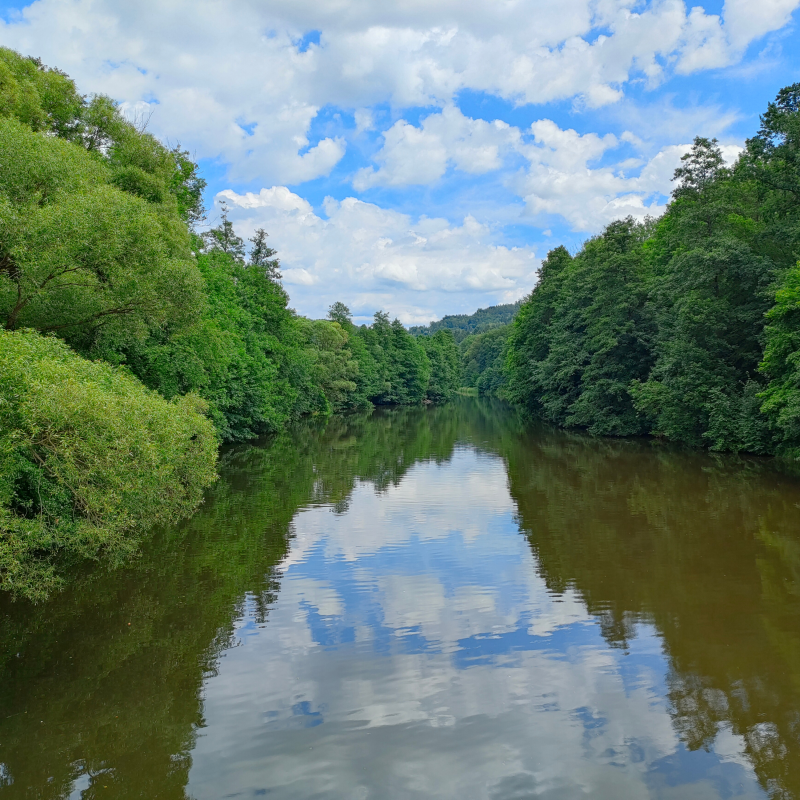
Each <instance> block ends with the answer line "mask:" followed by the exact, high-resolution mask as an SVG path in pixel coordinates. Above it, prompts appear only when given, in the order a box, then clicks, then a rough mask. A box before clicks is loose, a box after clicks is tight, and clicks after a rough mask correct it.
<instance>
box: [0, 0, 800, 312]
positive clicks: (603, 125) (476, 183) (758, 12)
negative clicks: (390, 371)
mask: <svg viewBox="0 0 800 800" xmlns="http://www.w3.org/2000/svg"><path fill="white" fill-rule="evenodd" d="M798 7H800V0H724V2H719V0H707V2H705V3H704V4H703V5H696V6H690V5H687V4H686V3H684V2H682V0H654V2H641V1H639V2H637V1H636V0H402V1H401V2H398V1H397V0H239V1H238V2H236V3H233V2H230V1H228V2H225V0H158V1H157V2H156V1H155V0H137V2H130V1H129V0H128V1H123V0H36V1H35V2H33V3H29V4H26V3H25V2H24V0H22V1H20V0H0V44H2V45H4V46H7V47H11V48H13V49H15V50H18V51H19V52H21V53H23V54H24V55H34V56H38V57H40V58H42V60H43V61H44V63H45V64H47V65H49V66H55V67H58V68H60V69H62V70H64V71H65V72H67V73H68V74H69V75H70V76H71V77H72V78H74V79H75V81H76V82H77V84H78V87H79V89H80V90H81V91H82V92H84V93H87V94H91V93H103V94H108V95H110V96H112V97H114V98H116V99H117V100H118V101H120V103H121V104H122V108H123V110H124V112H125V113H126V114H127V115H128V116H129V117H130V118H131V119H134V120H136V121H138V122H139V123H145V122H146V124H147V129H148V130H149V131H150V132H151V133H153V134H155V135H156V136H158V137H159V138H161V139H162V140H163V141H165V142H167V143H169V144H177V143H180V145H181V146H182V147H184V148H185V149H187V150H189V151H190V153H192V154H193V155H194V157H195V158H196V159H197V160H198V162H199V164H200V166H201V170H202V174H203V176H204V178H205V179H206V180H207V181H208V189H207V197H206V205H207V207H208V209H209V211H208V224H209V225H215V224H218V223H219V219H220V208H221V204H223V203H224V204H225V205H226V206H227V208H228V210H229V211H228V213H229V218H230V219H231V221H232V222H233V223H234V225H235V228H236V230H237V232H238V233H239V234H240V235H242V236H244V237H249V236H252V235H253V232H254V231H255V230H256V229H257V228H260V227H263V228H265V229H266V230H267V232H268V233H269V236H270V243H271V245H272V247H274V248H275V249H276V250H277V251H278V256H279V258H280V260H281V264H282V272H283V282H284V285H285V287H286V289H287V290H288V292H289V295H290V299H291V305H292V307H294V308H296V309H297V310H298V312H299V313H301V314H305V315H308V316H311V317H315V318H317V317H322V316H324V315H325V314H326V312H327V309H328V307H329V306H330V304H331V303H333V302H334V301H337V300H339V301H342V302H344V303H346V304H347V305H348V306H349V307H350V309H351V310H352V311H353V314H354V316H355V319H356V321H367V320H369V319H370V318H371V316H372V314H373V313H374V312H375V311H377V310H381V309H382V310H386V311H388V312H389V313H390V314H391V315H392V316H397V317H398V318H399V319H400V320H401V321H402V322H404V323H405V324H417V323H425V322H428V321H430V320H433V319H438V318H440V317H441V316H443V315H444V314H448V313H451V314H452V313H471V312H473V311H475V310H476V309H477V308H480V307H486V306H490V305H495V304H497V303H507V302H512V301H515V300H517V299H519V298H521V297H524V296H525V295H526V294H528V293H529V292H530V291H531V289H532V288H533V286H534V285H535V282H536V271H537V269H538V266H539V264H540V263H541V260H542V259H543V258H545V257H546V255H547V252H548V250H550V249H552V248H553V247H556V246H558V245H559V244H564V245H565V246H566V247H567V248H568V249H570V250H571V251H572V252H575V251H577V250H578V249H579V248H580V245H581V243H582V242H583V241H584V240H585V239H586V238H588V237H589V236H592V235H595V234H597V233H599V232H600V231H602V229H603V227H604V225H606V224H608V223H609V222H610V221H611V220H613V219H616V218H619V217H624V216H627V215H632V216H634V217H636V218H643V217H644V216H646V215H648V214H649V215H658V214H660V213H662V212H663V210H664V207H665V204H666V202H667V200H668V197H669V193H670V191H671V185H672V184H671V178H672V174H673V171H674V169H675V167H676V166H677V165H678V163H679V161H680V156H681V155H682V154H683V153H684V152H685V151H686V150H687V148H688V147H689V146H690V144H691V142H692V139H693V138H694V137H695V136H698V135H700V136H709V137H711V136H715V137H717V138H718V139H719V141H720V143H721V145H722V146H723V152H724V154H725V157H726V158H727V159H728V160H730V161H732V160H733V159H735V158H736V155H737V153H738V152H739V150H740V148H741V147H742V146H743V144H744V141H745V139H746V138H747V137H748V136H751V135H752V134H753V133H754V132H755V130H756V129H757V128H758V117H759V114H760V113H761V112H763V110H764V109H765V108H766V105H767V103H768V102H769V101H770V100H772V99H773V98H774V96H775V95H776V94H777V92H778V90H779V89H780V88H781V87H783V86H786V85H788V84H791V83H794V82H796V81H800V34H799V33H798V22H800V11H798Z"/></svg>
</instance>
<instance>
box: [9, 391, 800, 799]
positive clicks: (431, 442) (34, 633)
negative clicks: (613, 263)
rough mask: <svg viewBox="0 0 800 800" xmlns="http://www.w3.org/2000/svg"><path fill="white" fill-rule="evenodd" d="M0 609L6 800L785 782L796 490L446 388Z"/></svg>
mask: <svg viewBox="0 0 800 800" xmlns="http://www.w3.org/2000/svg"><path fill="white" fill-rule="evenodd" d="M221 473H222V479H221V481H220V482H219V484H218V485H217V486H216V487H215V488H214V490H213V491H212V492H211V493H210V495H209V497H208V499H207V502H206V504H205V506H204V507H203V509H202V510H201V511H200V512H199V513H198V514H197V515H196V516H195V517H194V518H193V519H192V520H190V521H189V522H188V523H186V524H185V525H182V526H180V527H178V528H175V529H172V530H167V531H162V532H160V533H159V534H158V535H157V536H156V537H155V538H154V539H153V540H152V542H150V543H149V544H148V545H147V547H146V548H145V549H144V552H143V554H142V556H141V558H140V559H138V560H137V561H136V562H135V563H134V564H132V565H130V566H129V567H126V568H125V569H122V570H116V571H105V570H91V571H86V572H85V573H83V574H81V575H76V576H75V577H74V580H73V582H72V584H71V585H70V586H69V588H68V589H67V590H66V591H65V592H63V593H62V594H61V595H59V596H58V597H56V598H54V599H53V600H51V601H49V602H48V603H47V604H44V605H41V606H37V607H31V606H28V605H26V604H24V603H15V604H11V603H8V602H4V603H3V604H2V605H0V717H2V719H0V795H2V797H3V798H5V797H6V796H7V797H9V798H16V797H19V798H23V797H24V798H74V799H75V800H77V799H78V798H84V799H85V800H88V798H95V797H97V798H99V797H114V798H117V797H119V798H134V797H136V798H183V797H192V798H197V800H205V799H208V800H212V799H213V800H216V798H223V797H242V798H247V797H260V796H266V797H274V798H459V800H461V799H462V798H490V799H491V800H522V798H545V800H567V799H570V800H571V799H572V798H579V797H591V798H593V800H618V799H625V798H665V799H666V798H682V799H683V798H689V799H693V798H697V799H698V800H699V799H700V798H703V799H704V800H705V798H708V799H709V800H710V799H712V798H765V797H772V798H800V583H798V577H800V526H799V525H798V520H800V515H799V510H800V481H798V480H797V479H796V478H795V477H793V476H791V475H789V474H785V473H782V472H781V471H780V470H779V469H778V468H777V466H776V465H775V464H771V463H769V462H760V461H756V460H747V459H735V458H713V457H710V456H707V455H699V454H692V453H685V452H680V451H677V450H674V449H670V448H667V447H664V446H662V445H659V444H657V443H653V442H632V441H621V442H620V441H609V440H597V439H591V438H588V437H583V436H576V435H572V434H566V433H563V432H557V431H553V430H550V429H546V428H536V427H531V426H526V425H525V424H523V422H522V421H521V420H520V419H519V418H518V417H517V416H516V415H515V413H514V412H513V411H512V410H510V409H509V408H508V407H507V406H505V405H503V404H501V403H498V402H491V401H484V400H477V399H472V398H464V399H461V400H459V401H458V402H456V403H453V404H451V405H449V406H446V407H442V408H428V409H424V408H418V409H416V408H415V409H383V410H378V411H376V412H374V413H373V414H360V415H353V416H349V417H344V418H336V419H333V420H331V421H329V422H327V423H325V422H309V423H304V424H303V425H299V426H297V427H296V428H294V429H293V430H292V431H290V432H288V433H287V434H286V435H282V436H280V437H277V438H276V439H273V440H270V441H265V442H260V443H257V444H254V445H247V446H243V447H239V448H234V449H231V450H229V451H227V452H226V453H225V454H224V458H223V464H222V470H221Z"/></svg>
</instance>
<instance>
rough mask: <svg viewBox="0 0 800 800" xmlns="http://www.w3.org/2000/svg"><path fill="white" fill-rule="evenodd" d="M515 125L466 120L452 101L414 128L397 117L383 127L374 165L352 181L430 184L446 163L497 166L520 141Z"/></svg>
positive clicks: (468, 168) (477, 170) (464, 167)
mask: <svg viewBox="0 0 800 800" xmlns="http://www.w3.org/2000/svg"><path fill="white" fill-rule="evenodd" d="M520 138H521V137H520V132H519V129H517V128H514V127H512V126H510V125H508V124H507V123H505V122H503V121H502V120H494V121H493V122H486V121H485V120H482V119H470V118H469V117H466V116H464V114H462V113H461V111H460V110H459V109H458V108H456V107H455V106H447V107H445V108H444V109H443V110H442V111H441V112H440V113H436V114H431V115H429V116H428V117H426V118H425V119H424V120H423V121H422V123H421V124H420V126H419V127H418V128H417V127H415V126H413V125H409V124H408V123H407V122H406V121H405V120H398V121H397V122H396V123H395V124H394V125H393V126H392V127H391V128H390V129H389V130H388V131H384V133H383V140H384V145H383V148H382V149H381V150H380V151H379V152H378V153H377V155H376V156H375V160H376V161H377V162H378V163H380V164H381V167H380V169H379V170H377V171H375V170H374V169H373V168H371V167H365V168H364V169H362V170H359V172H358V173H357V174H356V176H355V178H354V180H353V186H354V187H355V188H356V189H357V190H358V191H363V190H364V189H367V188H369V187H370V186H376V185H381V184H382V185H389V186H403V185H408V184H414V183H423V184H424V183H432V182H433V181H435V180H437V179H439V178H441V177H442V175H444V173H445V170H446V169H447V166H448V164H452V165H454V166H455V167H456V168H457V169H459V170H461V171H462V172H467V173H471V174H474V175H479V174H481V173H484V172H490V171H491V170H496V169H499V168H500V167H501V166H502V158H501V157H502V154H503V152H504V151H506V150H508V149H510V148H512V147H514V146H516V145H517V144H518V142H519V141H520Z"/></svg>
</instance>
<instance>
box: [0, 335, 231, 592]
mask: <svg viewBox="0 0 800 800" xmlns="http://www.w3.org/2000/svg"><path fill="white" fill-rule="evenodd" d="M205 408H206V407H205V403H204V402H203V401H202V400H200V399H199V398H197V397H196V396H194V395H188V396H185V397H181V398H179V399H177V400H175V401H173V402H168V401H166V400H164V399H163V398H162V397H160V396H159V395H158V394H157V393H156V392H154V391H151V390H149V389H147V388H146V387H144V386H143V385H142V384H141V383H140V382H139V381H138V380H136V379H135V378H134V377H132V376H131V375H130V373H128V372H127V371H126V370H124V369H121V368H118V367H112V366H110V365H108V364H103V363H99V362H93V361H88V360H86V359H83V358H81V357H80V356H78V355H76V354H75V353H74V352H72V351H71V350H70V349H69V348H68V347H67V346H66V345H65V344H64V343H63V342H61V341H59V340H58V339H55V338H53V337H45V336H41V335H39V334H37V333H35V332H33V331H17V332H10V331H1V330H0V587H2V588H3V589H6V590H9V591H11V592H12V593H14V594H17V595H22V596H26V597H29V598H32V599H39V598H42V597H44V596H46V594H47V593H48V592H49V591H50V590H52V589H53V588H54V587H55V586H57V585H58V583H59V582H60V578H59V573H60V571H61V570H62V569H63V568H64V567H65V566H66V565H67V564H69V563H71V562H75V561H78V560H81V559H86V558H98V557H100V556H103V557H106V558H109V559H111V560H120V559H122V558H125V557H126V556H129V555H130V554H131V553H132V552H133V551H134V550H135V548H136V545H137V542H138V539H139V537H140V536H141V535H142V534H143V533H145V532H146V531H147V530H148V529H149V528H151V527H152V526H154V525H157V524H163V523H168V522H172V521H175V520H177V519H179V518H181V517H184V516H187V515H188V514H190V513H191V512H192V511H193V510H194V509H195V508H196V506H197V505H198V504H199V503H200V501H201V499H202V493H203V489H204V488H205V487H207V486H208V485H209V484H210V483H211V482H212V481H213V480H214V479H215V464H216V457H217V444H218V441H217V434H216V432H215V430H214V427H213V425H212V423H211V422H210V421H209V420H208V419H207V418H206V417H205V416H204V411H205Z"/></svg>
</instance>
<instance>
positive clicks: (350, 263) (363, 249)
mask: <svg viewBox="0 0 800 800" xmlns="http://www.w3.org/2000/svg"><path fill="white" fill-rule="evenodd" d="M218 200H219V201H223V200H224V201H225V202H226V203H227V205H228V207H229V208H230V217H231V220H232V221H233V222H234V223H235V225H236V227H237V230H238V231H239V232H240V233H247V234H249V233H250V232H252V231H253V230H255V229H256V228H259V227H264V228H265V229H266V230H268V231H269V232H270V234H271V241H272V245H273V246H274V247H275V248H276V249H277V250H278V252H279V255H280V257H281V261H282V264H283V267H284V269H283V275H284V281H285V282H286V283H287V284H288V288H289V291H290V293H291V296H292V302H293V304H294V305H296V307H297V308H298V310H299V311H301V313H307V314H310V315H311V316H316V317H319V316H323V315H324V314H325V312H326V310H327V308H328V306H329V305H330V304H331V303H333V302H334V301H336V300H344V301H345V302H347V303H348V305H350V306H351V307H352V308H353V310H354V311H355V312H356V313H357V314H359V315H361V316H371V315H372V313H373V312H374V311H376V310H378V309H380V308H383V309H386V310H388V311H389V312H390V313H392V314H393V315H395V314H396V315H397V316H399V318H400V319H401V321H403V322H405V323H417V322H427V321H429V320H430V319H432V318H433V317H435V316H440V315H441V314H442V313H447V312H448V311H452V310H453V309H454V308H459V307H462V308H467V309H470V308H471V310H474V308H475V306H476V303H477V300H476V298H478V297H479V296H487V295H488V296H489V297H491V298H493V299H494V300H495V302H509V300H516V299H517V298H518V297H520V296H522V295H523V294H525V293H526V292H527V291H530V288H531V287H532V286H533V283H534V281H535V272H536V268H537V266H538V263H539V262H538V261H537V259H536V258H535V253H534V251H533V250H532V249H531V248H528V247H518V248H516V247H505V246H503V245H500V244H497V243H495V241H494V236H493V234H492V231H491V230H490V229H489V228H488V227H487V226H486V225H484V224H481V223H480V222H478V221H477V220H476V219H475V218H474V217H471V216H467V217H466V218H465V219H464V220H463V221H462V222H461V224H459V225H453V224H451V223H449V222H448V221H447V220H444V219H436V218H427V217H420V218H418V219H412V218H411V217H409V216H408V215H406V214H402V213H400V212H398V211H394V210H391V209H386V208H381V207H380V206H377V205H375V204H372V203H365V202H363V201H361V200H358V199H356V198H354V197H348V198H346V199H345V200H342V201H336V200H333V199H331V198H327V199H326V200H325V203H324V211H325V216H321V215H319V214H317V213H316V212H315V211H314V209H313V208H312V207H311V205H310V204H309V203H308V201H306V200H304V199H303V198H302V197H300V196H299V195H297V194H295V193H293V192H291V191H290V190H289V189H288V188H286V187H284V186H274V187H272V188H269V189H262V190H261V191H260V192H259V193H257V194H256V193H252V192H250V193H245V194H238V193H236V192H234V191H232V190H226V191H223V192H221V193H220V194H219V195H218Z"/></svg>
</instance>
